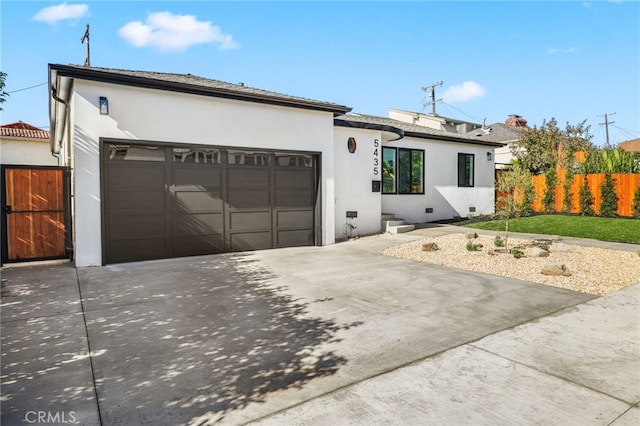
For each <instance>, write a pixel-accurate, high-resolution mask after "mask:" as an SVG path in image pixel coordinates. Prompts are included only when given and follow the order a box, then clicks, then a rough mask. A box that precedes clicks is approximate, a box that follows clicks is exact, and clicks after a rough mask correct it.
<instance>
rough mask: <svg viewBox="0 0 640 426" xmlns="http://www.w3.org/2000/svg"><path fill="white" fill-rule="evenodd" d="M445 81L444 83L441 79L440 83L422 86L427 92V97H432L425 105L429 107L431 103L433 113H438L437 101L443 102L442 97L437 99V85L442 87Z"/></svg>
mask: <svg viewBox="0 0 640 426" xmlns="http://www.w3.org/2000/svg"><path fill="white" fill-rule="evenodd" d="M443 83H444V82H443V81H440V82H438V83H434V84H430V85H429V86H424V87H423V88H422V90H424V91H425V92H427V97H429V98H430V99H431V100H430V101H429V102H426V103H425V104H424V107H428V106H429V105H431V113H432V114H433V115H438V114H436V103H438V102H442V98H440V99H436V87H437V86H440V87H442V84H443Z"/></svg>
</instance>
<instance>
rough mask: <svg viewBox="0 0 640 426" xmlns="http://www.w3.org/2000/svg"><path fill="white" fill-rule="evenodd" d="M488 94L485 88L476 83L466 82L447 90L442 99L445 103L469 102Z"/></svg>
mask: <svg viewBox="0 0 640 426" xmlns="http://www.w3.org/2000/svg"><path fill="white" fill-rule="evenodd" d="M485 92H486V90H485V88H484V87H482V86H480V85H479V84H478V83H476V82H475V81H465V82H464V83H462V84H459V85H457V86H451V87H449V88H448V89H447V90H445V92H444V94H443V95H442V99H443V100H444V101H445V102H451V103H454V102H467V101H470V100H471V99H475V98H481V97H483V96H484V93H485Z"/></svg>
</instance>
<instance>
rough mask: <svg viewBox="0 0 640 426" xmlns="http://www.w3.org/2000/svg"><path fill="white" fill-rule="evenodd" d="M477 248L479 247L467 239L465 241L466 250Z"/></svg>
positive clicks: (475, 249)
mask: <svg viewBox="0 0 640 426" xmlns="http://www.w3.org/2000/svg"><path fill="white" fill-rule="evenodd" d="M478 250H480V248H479V247H478V246H477V245H476V244H474V243H473V242H471V241H469V242H468V243H467V251H478Z"/></svg>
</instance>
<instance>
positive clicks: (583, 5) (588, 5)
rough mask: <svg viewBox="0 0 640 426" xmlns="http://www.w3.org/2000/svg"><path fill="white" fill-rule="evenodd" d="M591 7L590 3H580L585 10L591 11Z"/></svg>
mask: <svg viewBox="0 0 640 426" xmlns="http://www.w3.org/2000/svg"><path fill="white" fill-rule="evenodd" d="M591 6H593V4H592V3H591V2H590V1H585V2H582V7H585V8H587V9H591Z"/></svg>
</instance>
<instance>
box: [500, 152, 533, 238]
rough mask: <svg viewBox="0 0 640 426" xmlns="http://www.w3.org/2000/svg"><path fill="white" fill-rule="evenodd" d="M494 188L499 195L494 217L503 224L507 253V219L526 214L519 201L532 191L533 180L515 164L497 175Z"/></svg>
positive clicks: (524, 207)
mask: <svg viewBox="0 0 640 426" xmlns="http://www.w3.org/2000/svg"><path fill="white" fill-rule="evenodd" d="M496 188H497V190H498V192H499V193H500V195H499V196H498V203H497V206H496V216H498V217H499V218H501V219H503V220H504V222H505V224H504V247H505V249H506V250H507V251H508V250H509V219H511V218H513V217H518V216H522V215H524V214H525V213H526V206H525V205H524V203H523V202H522V201H521V200H522V199H523V198H525V197H526V195H527V194H528V193H530V192H531V191H532V188H533V180H532V178H531V173H529V171H528V170H526V169H525V168H523V167H522V166H520V165H519V164H518V163H516V164H514V165H513V166H512V167H511V168H510V169H509V170H507V171H505V172H503V173H500V174H499V175H498V181H497V183H496Z"/></svg>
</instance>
